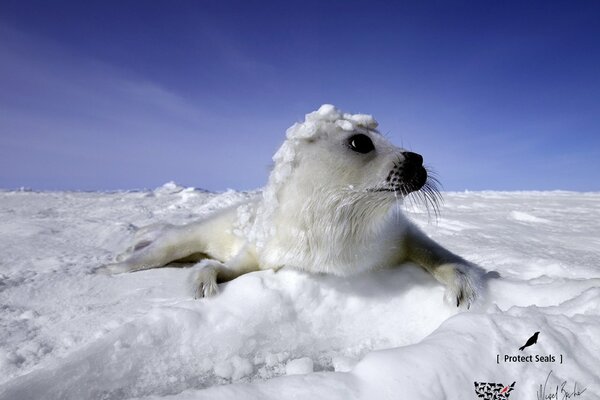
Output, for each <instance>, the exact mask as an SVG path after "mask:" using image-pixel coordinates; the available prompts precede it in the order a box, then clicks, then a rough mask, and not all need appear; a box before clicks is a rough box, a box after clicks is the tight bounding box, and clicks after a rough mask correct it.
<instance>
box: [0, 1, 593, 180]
mask: <svg viewBox="0 0 600 400" xmlns="http://www.w3.org/2000/svg"><path fill="white" fill-rule="evenodd" d="M599 18H600V3H598V2H594V1H583V0H582V1H564V2H554V1H543V2H523V1H518V2H513V1H493V2H492V1H473V2H450V1H449V2H443V1H438V2H427V1H410V2H402V1H399V2H381V1H365V2H354V1H323V0H322V1H301V2H300V1H273V2H271V1H265V2H259V1H256V2H249V1H127V0H121V1H84V2H81V1H56V2H49V1H28V0H17V1H6V0H0V54H1V56H0V188H19V187H27V188H32V189H37V190H54V189H58V190H66V189H69V190H71V189H73V190H114V189H135V188H154V187H157V186H160V185H161V184H163V183H165V182H167V181H171V180H173V181H176V182H178V183H180V184H182V185H186V186H195V187H199V188H205V189H209V190H217V191H220V190H225V189H227V188H233V189H253V188H258V187H261V186H262V185H263V184H264V183H265V181H266V179H267V176H268V171H269V166H270V160H271V156H272V154H273V152H274V151H275V150H276V149H277V148H278V146H279V145H280V144H281V142H282V140H283V137H284V132H285V129H286V128H287V127H288V126H290V125H291V124H292V123H293V122H295V121H298V120H302V119H303V116H304V114H305V113H307V112H310V111H312V110H314V109H316V108H318V106H319V105H320V104H322V103H332V104H335V105H337V106H338V107H340V108H341V109H343V110H345V111H351V112H362V113H369V114H373V115H374V116H375V117H376V119H377V120H378V121H379V123H380V129H381V131H382V132H383V133H385V134H386V135H387V136H388V137H389V138H390V139H391V140H392V141H393V142H394V143H396V144H398V145H403V146H404V147H406V148H408V149H411V150H413V151H416V152H418V153H421V154H423V156H424V158H425V161H426V163H427V164H428V165H430V166H432V167H433V168H434V169H435V170H436V171H437V173H438V175H439V178H440V180H441V181H442V184H443V186H444V188H445V189H446V190H465V189H468V190H485V189H493V190H554V189H564V190H580V191H590V190H600V183H599V181H600V180H599V179H598V173H599V172H600V161H599V160H600V139H599V136H600V135H599V134H600V111H599V110H600V24H599V23H598V19H599Z"/></svg>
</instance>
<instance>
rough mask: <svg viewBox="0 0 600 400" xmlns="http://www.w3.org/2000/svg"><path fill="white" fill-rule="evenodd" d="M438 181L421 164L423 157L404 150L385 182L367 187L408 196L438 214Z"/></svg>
mask: <svg viewBox="0 0 600 400" xmlns="http://www.w3.org/2000/svg"><path fill="white" fill-rule="evenodd" d="M438 187H439V181H438V180H437V178H436V177H435V176H434V175H433V174H432V173H431V171H428V170H427V168H425V166H423V157H421V155H419V154H417V153H411V152H404V153H402V158H400V157H399V159H398V161H396V162H394V164H393V168H392V169H391V170H390V172H389V173H388V175H387V177H386V178H385V182H383V183H382V184H381V185H378V186H377V187H374V188H371V189H368V191H370V192H390V193H393V194H394V197H395V198H398V197H402V198H407V196H408V195H410V194H412V195H411V196H409V197H408V198H409V199H410V200H411V202H413V203H415V204H419V203H420V204H422V205H424V206H425V208H426V209H427V211H428V212H429V211H431V210H433V212H434V214H435V215H436V217H437V215H438V211H439V204H440V202H441V200H442V196H441V195H440V191H439V189H438Z"/></svg>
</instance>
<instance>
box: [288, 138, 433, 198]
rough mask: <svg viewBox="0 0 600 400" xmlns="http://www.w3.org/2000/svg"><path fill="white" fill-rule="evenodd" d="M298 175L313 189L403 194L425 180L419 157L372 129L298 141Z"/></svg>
mask: <svg viewBox="0 0 600 400" xmlns="http://www.w3.org/2000/svg"><path fill="white" fill-rule="evenodd" d="M297 148H298V149H299V151H298V152H297V154H298V159H297V165H296V167H297V168H299V169H301V170H303V171H302V173H301V174H298V175H299V176H310V183H309V182H303V183H304V184H306V185H310V186H312V187H313V188H315V189H323V190H326V189H327V188H329V189H334V190H353V191H367V192H380V193H382V194H383V193H385V192H388V193H391V194H393V195H394V197H398V196H406V195H408V194H409V193H411V192H414V191H417V190H419V189H421V188H422V187H423V186H424V185H425V183H426V182H427V171H426V169H425V168H424V167H423V157H422V156H421V155H419V154H416V153H412V152H409V151H406V150H404V149H401V148H398V147H395V146H393V145H392V144H391V143H389V142H388V141H387V140H386V139H385V138H384V137H383V136H381V134H379V133H378V132H377V131H375V130H368V129H360V128H359V129H356V130H352V131H345V130H343V129H340V128H337V129H333V130H328V131H327V132H321V134H320V135H315V137H312V138H310V139H307V140H305V141H304V143H298V144H297Z"/></svg>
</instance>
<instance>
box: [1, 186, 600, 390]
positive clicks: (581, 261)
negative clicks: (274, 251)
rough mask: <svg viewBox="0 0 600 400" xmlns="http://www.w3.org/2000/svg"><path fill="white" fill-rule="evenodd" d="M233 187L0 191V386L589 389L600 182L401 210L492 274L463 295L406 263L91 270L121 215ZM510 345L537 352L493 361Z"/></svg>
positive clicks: (173, 213) (201, 209) (212, 205)
mask: <svg viewBox="0 0 600 400" xmlns="http://www.w3.org/2000/svg"><path fill="white" fill-rule="evenodd" d="M244 196H247V194H244V193H236V192H227V193H223V194H212V193H206V192H202V191H198V190H193V189H183V188H179V187H176V186H175V185H172V184H167V185H165V186H163V187H161V188H159V189H157V190H155V191H148V192H132V193H64V192H63V193H33V192H0V244H1V248H2V254H1V255H0V399H2V400H5V399H6V400H8V399H11V400H12V399H19V400H21V399H130V398H144V399H149V398H169V399H240V398H256V399H263V398H264V399H282V398H306V399H315V398H321V399H353V398H361V399H443V398H450V399H453V398H456V399H458V398H460V399H469V398H471V399H475V398H476V395H475V391H474V381H482V382H495V383H503V384H504V385H508V384H511V383H512V382H516V383H515V387H514V390H513V391H512V392H511V393H510V398H511V399H538V398H548V399H550V398H552V397H549V396H551V395H552V396H553V395H555V394H557V398H558V399H563V398H568V397H567V396H566V395H565V393H568V394H569V396H570V398H577V399H598V398H600V251H599V249H600V193H589V194H582V193H567V192H546V193H534V192H522V193H516V192H513V193H497V192H476V193H447V194H446V195H445V200H446V201H445V206H444V207H443V209H442V216H441V219H440V220H439V221H438V222H437V223H435V221H429V222H428V217H427V214H426V213H423V212H419V211H418V210H413V211H411V212H409V215H410V216H411V217H412V218H413V219H414V220H415V221H416V222H417V223H418V224H419V225H421V226H422V227H423V228H424V229H425V231H426V232H427V233H428V234H430V235H431V236H432V237H433V238H435V239H436V240H438V241H439V242H441V243H442V244H444V245H445V246H447V247H448V248H450V249H451V250H453V251H455V252H457V253H458V254H461V255H463V256H464V257H465V258H468V259H470V260H472V261H474V262H477V263H479V264H480V265H481V266H483V267H484V268H486V269H489V270H496V271H498V272H500V274H501V275H502V279H495V280H492V281H490V283H489V291H488V294H487V298H486V301H484V302H481V303H480V304H479V305H478V306H477V307H475V308H474V309H471V310H470V311H461V310H458V309H456V307H453V306H452V305H448V304H445V303H444V302H443V300H442V298H443V292H444V290H443V288H442V287H441V285H439V284H438V283H436V282H435V281H433V279H432V278H431V277H430V276H429V275H428V274H426V273H424V272H423V271H422V270H421V269H420V268H418V267H416V266H414V265H403V266H402V267H401V268H397V269H392V270H385V271H378V272H374V273H369V274H365V275H362V276H356V277H351V278H343V279H342V278H334V277H330V276H312V275H307V274H304V273H300V272H296V271H292V270H282V271H279V272H277V273H273V272H269V271H265V272H257V273H252V274H248V275H245V276H242V277H240V278H238V279H236V280H234V281H232V282H230V283H227V284H224V285H221V294H220V295H219V296H217V297H216V298H211V299H203V300H193V299H192V298H191V295H190V292H189V291H188V286H187V284H186V283H187V281H186V280H187V275H188V271H187V270H186V269H185V268H164V269H156V270H150V271H143V272H137V273H133V274H124V275H119V276H114V277H111V276H106V275H98V274H94V273H93V270H94V269H95V268H97V267H98V266H99V265H102V264H105V263H107V262H109V261H111V260H112V257H113V256H114V255H115V254H116V253H118V252H120V251H121V250H123V249H124V248H125V247H127V246H128V245H129V244H130V240H131V235H132V232H133V230H134V227H133V225H135V226H143V225H146V224H150V223H154V222H165V221H166V222H172V223H185V222H188V221H192V220H195V219H197V218H198V217H200V216H202V215H205V214H207V213H210V212H212V211H214V210H216V209H218V208H221V207H224V206H227V205H228V204H231V203H233V202H235V201H236V200H239V199H240V198H242V197H244ZM132 224H133V225H132ZM536 331H539V332H540V334H539V339H538V343H537V344H535V345H533V346H531V347H529V348H527V349H525V350H524V351H523V352H520V351H519V350H518V348H519V347H520V346H522V345H523V344H524V343H525V341H526V340H527V339H528V338H529V337H530V336H531V335H532V334H533V333H534V332H536ZM517 355H522V356H527V355H531V356H533V357H535V356H536V355H543V356H545V358H544V361H542V360H540V361H538V362H536V360H535V359H533V360H532V361H531V362H527V361H523V362H505V359H504V357H505V356H517ZM552 357H554V361H552ZM561 360H562V363H561ZM312 371H314V372H312ZM551 371H552V372H551ZM563 382H566V383H564V384H563ZM540 385H542V386H541V387H540ZM542 392H543V393H542Z"/></svg>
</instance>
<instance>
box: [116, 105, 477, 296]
mask: <svg viewBox="0 0 600 400" xmlns="http://www.w3.org/2000/svg"><path fill="white" fill-rule="evenodd" d="M376 128H377V122H376V121H375V120H374V119H373V117H371V116H370V115H364V114H355V115H351V114H346V113H343V112H341V111H339V110H338V109H336V108H335V107H334V106H332V105H323V106H321V107H320V108H319V110H317V111H315V112H312V113H310V114H307V115H306V119H305V121H304V122H302V123H296V124H294V125H293V126H292V127H290V128H289V129H288V130H287V133H286V137H287V138H286V140H285V141H284V143H283V145H282V146H281V147H280V148H279V150H278V151H277V153H276V154H275V155H274V156H273V161H274V167H273V170H272V171H271V174H270V176H269V181H268V183H267V186H266V187H265V188H264V190H263V192H262V193H260V194H258V195H257V196H256V197H255V198H253V199H252V200H249V201H248V202H245V203H243V204H238V205H235V206H233V207H231V208H228V209H225V210H223V211H221V212H218V213H216V214H215V215H212V216H210V217H208V218H206V219H203V220H200V221H198V222H194V223H191V224H188V225H183V226H172V225H163V226H160V227H158V228H156V227H150V228H149V229H144V230H141V231H140V232H139V237H138V242H137V243H136V244H135V245H134V246H132V247H131V248H130V250H129V251H128V252H127V253H126V254H125V255H124V256H125V257H122V258H121V259H124V260H123V261H121V262H119V263H116V264H112V265H109V266H107V267H106V268H107V269H108V271H110V272H112V273H121V272H130V271H138V270H143V269H148V268H155V267H161V266H165V265H167V264H169V263H170V262H173V261H176V260H181V259H185V258H187V257H190V256H195V257H200V258H203V259H202V261H200V262H198V263H197V264H196V265H195V266H194V267H193V273H192V281H193V285H194V290H195V295H196V297H205V296H211V295H214V294H216V293H217V291H218V286H217V283H218V282H224V281H228V280H231V279H234V278H236V277H238V276H240V275H242V274H244V273H246V272H250V271H256V270H262V269H279V268H281V267H292V268H297V269H300V270H304V271H308V272H314V273H328V274H334V275H348V274H355V273H359V272H363V271H367V270H373V269H376V268H384V267H393V266H397V265H400V264H401V263H403V262H406V261H411V262H415V263H417V264H419V265H421V266H422V267H423V268H424V269H425V270H427V271H429V272H430V273H431V274H432V275H433V277H434V278H435V279H437V280H438V281H439V282H441V283H443V284H444V285H445V286H446V288H447V290H446V298H447V299H448V300H450V301H451V302H452V303H456V305H457V306H458V305H461V304H464V305H466V306H470V304H471V303H472V302H473V301H474V300H475V299H476V298H477V297H478V296H479V295H480V291H481V290H482V278H483V270H481V268H479V267H478V266H476V265H474V264H472V263H470V262H468V261H466V260H464V259H462V258H461V257H459V256H457V255H455V254H453V253H451V252H450V251H448V250H446V249H445V248H443V247H442V246H440V245H439V244H437V243H436V242H434V241H433V240H431V239H429V238H428V237H427V236H426V235H425V234H424V233H423V232H421V231H420V230H419V229H418V228H417V227H416V226H415V225H414V224H412V223H411V222H409V221H408V219H407V218H406V217H405V216H404V215H403V214H402V212H401V210H400V206H399V204H400V202H401V201H402V199H403V198H404V197H406V196H407V195H409V194H410V193H412V192H415V193H416V194H417V195H418V194H421V195H422V198H423V199H425V200H428V201H430V202H431V203H432V204H434V205H435V203H436V201H437V196H438V192H437V190H436V189H435V185H434V184H433V183H432V182H431V180H430V179H428V174H427V171H426V169H425V168H424V167H423V158H422V157H421V156H420V155H418V154H416V153H412V152H408V151H406V150H404V149H401V148H398V147H395V146H393V145H392V144H391V143H389V142H388V140H386V139H385V138H384V137H383V136H382V135H381V134H380V133H379V132H378V131H377V130H376Z"/></svg>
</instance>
